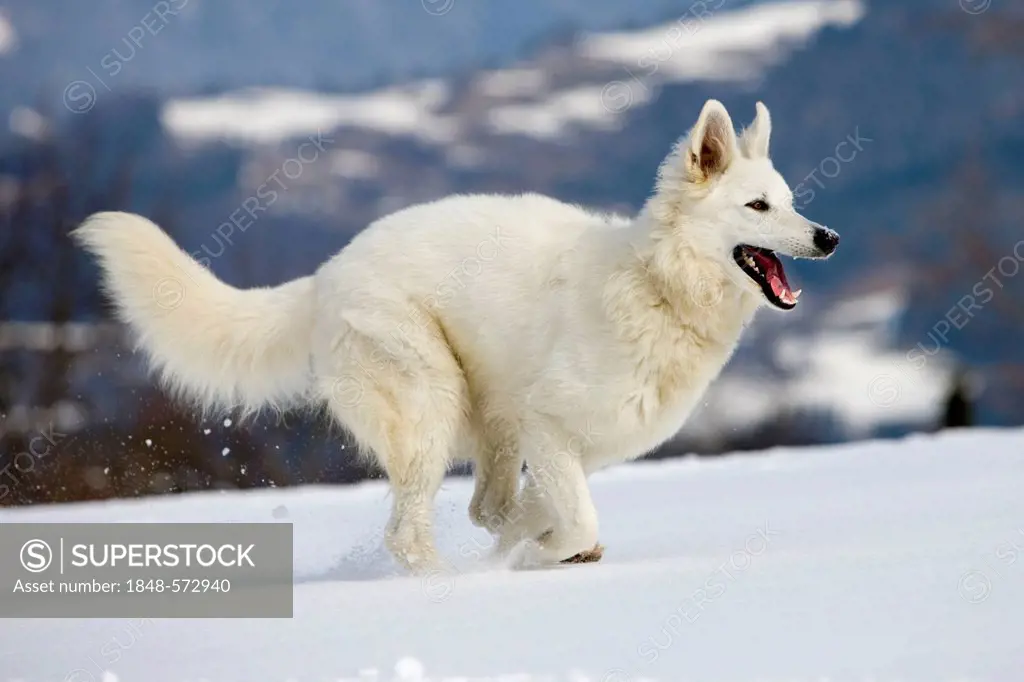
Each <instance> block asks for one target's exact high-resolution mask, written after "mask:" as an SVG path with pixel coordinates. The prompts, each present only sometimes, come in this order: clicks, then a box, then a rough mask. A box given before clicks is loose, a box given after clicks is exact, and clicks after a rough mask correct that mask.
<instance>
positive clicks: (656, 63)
mask: <svg viewBox="0 0 1024 682" xmlns="http://www.w3.org/2000/svg"><path fill="white" fill-rule="evenodd" d="M717 4H718V5H719V6H723V5H725V3H721V2H720V3H717ZM705 6H707V7H708V8H709V9H711V7H712V4H711V3H705ZM864 11H865V9H864V5H863V3H862V2H860V1H859V0H807V1H798V2H788V1H787V2H771V3H764V4H759V5H754V6H751V7H748V8H744V9H740V10H735V11H720V12H719V11H710V12H709V13H708V14H707V15H706V16H705V15H702V14H701V13H693V12H688V13H684V14H683V15H682V16H681V17H679V20H678V21H673V22H670V23H668V24H663V25H661V26H657V27H654V28H650V29H643V30H639V31H626V32H621V33H606V34H595V35H594V36H592V37H590V38H589V39H587V40H586V41H584V43H583V50H584V54H586V55H587V56H588V57H590V58H592V59H597V60H602V61H610V62H614V63H618V64H621V65H622V66H624V67H628V68H629V69H630V70H631V71H630V72H629V75H630V76H632V75H634V72H636V75H638V76H639V75H650V76H653V75H655V74H659V75H660V78H661V79H662V80H664V81H669V82H673V81H674V82H683V81H693V80H713V81H728V80H748V79H750V78H754V77H756V76H757V75H759V74H762V73H764V72H765V71H766V70H767V68H768V67H769V66H770V65H772V64H773V63H777V62H778V61H779V59H780V58H781V57H783V56H788V53H789V52H791V51H792V49H794V48H795V47H799V46H800V45H801V44H803V43H805V42H806V41H807V40H809V39H810V38H811V36H813V35H814V34H816V33H817V32H819V31H821V30H822V29H823V28H825V27H827V26H839V27H848V26H851V25H853V24H855V23H856V22H857V21H859V20H860V19H861V18H862V17H863V15H864ZM652 67H653V68H652Z"/></svg>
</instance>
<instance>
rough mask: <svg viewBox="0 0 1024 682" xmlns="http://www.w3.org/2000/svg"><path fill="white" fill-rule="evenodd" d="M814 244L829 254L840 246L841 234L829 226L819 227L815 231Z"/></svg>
mask: <svg viewBox="0 0 1024 682" xmlns="http://www.w3.org/2000/svg"><path fill="white" fill-rule="evenodd" d="M814 245H815V246H817V247H818V248H819V249H821V252H822V253H824V254H825V255H826V256H829V255H831V254H832V252H833V251H835V250H836V247H837V246H839V234H837V233H836V232H833V231H832V230H830V229H828V228H827V227H819V228H818V229H817V230H815V232H814Z"/></svg>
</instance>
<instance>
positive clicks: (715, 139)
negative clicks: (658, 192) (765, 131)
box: [686, 99, 737, 181]
mask: <svg viewBox="0 0 1024 682" xmlns="http://www.w3.org/2000/svg"><path fill="white" fill-rule="evenodd" d="M736 151H737V146H736V131H735V130H734V129H733V126H732V119H731V118H729V112H728V111H726V110H725V106H723V105H722V103H721V102H719V101H718V100H714V99H709V100H708V101H707V102H706V103H705V104H704V108H703V109H701V111H700V118H698V119H697V125H695V126H694V127H693V130H691V131H690V140H689V145H688V149H687V157H686V166H687V171H688V174H689V176H690V178H691V179H692V180H696V181H703V180H708V179H710V178H712V177H715V176H716V175H721V174H722V173H724V172H725V169H726V168H728V167H729V164H730V163H732V160H733V157H734V156H735V154H736Z"/></svg>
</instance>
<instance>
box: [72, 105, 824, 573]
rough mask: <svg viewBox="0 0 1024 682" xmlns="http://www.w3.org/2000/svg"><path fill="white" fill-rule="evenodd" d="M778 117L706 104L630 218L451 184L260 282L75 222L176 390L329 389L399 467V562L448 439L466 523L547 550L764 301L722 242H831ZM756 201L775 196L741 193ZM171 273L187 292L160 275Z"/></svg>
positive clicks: (128, 225) (667, 426)
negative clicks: (797, 193)
mask: <svg viewBox="0 0 1024 682" xmlns="http://www.w3.org/2000/svg"><path fill="white" fill-rule="evenodd" d="M770 128H771V123H770V120H769V118H768V111H767V109H766V108H765V107H764V106H763V105H761V104H760V103H759V104H758V107H757V118H756V119H755V121H754V123H753V124H752V125H751V126H750V127H749V128H748V129H747V130H746V131H745V132H744V134H743V136H742V137H741V138H737V136H736V134H735V131H734V128H733V124H732V121H731V119H730V118H729V114H728V113H727V112H726V110H725V108H724V107H723V106H722V105H721V104H720V103H718V102H716V101H714V100H712V101H709V102H708V103H707V104H706V105H705V106H704V108H703V110H702V111H701V114H700V117H699V119H698V121H697V124H696V125H695V126H694V128H693V129H692V130H691V132H690V134H689V135H688V136H686V137H684V138H683V139H682V140H681V141H680V143H679V145H678V146H677V147H676V148H675V149H674V150H673V151H672V153H671V154H669V156H668V157H667V158H666V160H665V161H664V163H663V164H662V166H661V168H660V170H659V174H658V181H657V186H656V188H655V192H654V193H653V195H652V197H651V198H650V199H649V200H648V202H647V204H646V205H645V206H644V208H643V210H642V211H641V213H640V214H639V215H638V216H637V217H635V218H633V219H626V218H621V217H616V216H609V215H601V214H597V213H592V212H588V211H586V210H584V209H582V208H579V207H576V206H572V205H568V204H564V203H561V202H559V201H556V200H554V199H551V198H547V197H543V196H538V195H533V194H527V195H523V196H515V197H507V196H451V197H447V198H444V199H441V200H439V201H435V202H432V203H428V204H422V205H417V206H413V207H410V208H406V209H403V210H401V211H398V212H397V213H394V214H392V215H389V216H386V217H384V218H381V219H379V220H377V221H376V222H375V223H373V224H372V225H370V226H369V227H368V228H367V229H366V230H364V231H363V232H362V233H361V234H359V235H358V236H357V237H356V238H355V239H353V240H352V242H351V243H350V244H349V245H348V246H347V247H345V248H344V249H343V250H342V251H341V252H340V253H338V254H337V255H336V256H334V257H333V258H332V259H330V260H329V261H328V262H327V263H325V264H324V265H323V266H321V267H320V268H319V270H318V271H317V272H316V274H315V275H314V276H312V277H305V278H302V279H299V280H296V281H294V282H290V283H288V284H284V285H282V286H280V287H276V288H271V289H256V290H250V291H239V290H236V289H234V288H231V287H229V286H227V285H225V284H223V283H221V282H220V281H218V280H217V279H216V278H215V277H214V276H213V275H212V274H210V273H209V272H208V271H206V270H205V269H203V268H202V267H200V266H199V265H198V264H196V263H195V262H193V261H192V260H191V259H190V258H189V257H188V256H187V255H186V254H184V253H183V252H182V251H180V250H179V249H178V248H177V247H176V246H175V245H174V244H173V243H172V242H171V240H170V239H169V238H167V237H166V236H165V235H164V234H163V233H162V232H161V231H160V230H159V229H158V228H157V227H156V226H155V225H153V224H152V223H150V222H149V221H147V220H145V219H143V218H140V217H138V216H132V215H128V214H121V213H105V214H98V215H97V216H94V217H92V218H90V219H89V220H88V221H87V222H86V223H85V224H83V226H82V227H81V228H80V229H79V230H77V231H76V237H77V238H79V239H80V240H81V242H82V243H83V244H84V245H85V246H86V247H87V248H88V249H89V250H91V251H92V252H94V253H96V254H97V255H98V256H99V258H100V261H101V264H102V266H103V272H104V281H105V285H106V287H107V289H108V290H109V292H110V293H111V295H112V297H113V300H114V301H115V303H116V305H117V307H118V310H119V312H120V315H121V317H122V319H124V321H125V322H126V323H127V324H128V325H129V326H130V327H131V329H132V330H133V331H134V332H135V333H136V334H137V335H138V338H139V344H140V346H141V347H142V348H143V349H144V350H145V351H146V352H147V353H148V355H149V357H150V358H151V360H152V363H153V365H154V366H155V367H157V368H159V369H160V370H162V373H163V376H164V378H165V379H166V380H167V382H168V383H169V384H170V385H171V386H172V387H174V388H175V389H177V390H179V391H180V392H182V393H184V394H185V395H187V396H189V397H191V398H192V399H194V400H195V401H197V402H198V403H199V404H201V405H203V406H204V407H206V408H211V407H215V406H224V407H234V406H241V407H242V408H243V409H245V410H247V411H253V410H257V409H259V408H261V407H263V406H265V405H268V404H269V405H274V406H286V405H288V404H290V403H294V402H307V403H310V404H326V405H327V407H328V408H329V409H330V411H331V413H332V414H333V416H334V417H335V418H336V419H337V420H338V422H340V423H341V424H342V425H344V426H345V427H346V428H347V429H348V430H349V431H351V432H352V433H353V434H354V435H355V437H356V438H357V439H358V440H359V441H360V442H361V443H362V444H363V445H364V446H365V447H366V449H367V450H368V451H370V452H372V453H373V454H374V455H375V456H376V458H377V461H378V462H379V463H380V464H381V465H382V466H383V468H384V469H385V470H386V471H387V473H388V477H389V479H390V482H391V486H392V489H393V492H394V497H393V504H394V508H393V514H392V518H391V521H390V522H389V526H388V534H387V544H388V547H389V548H390V549H391V551H392V552H393V554H394V555H395V557H396V558H397V559H398V560H399V561H401V562H402V563H403V564H405V565H406V566H407V567H409V568H411V569H414V570H421V571H422V570H428V569H430V568H433V567H435V566H436V565H437V564H438V562H439V558H438V556H437V553H436V550H435V548H434V541H433V532H432V522H431V516H432V513H431V510H432V501H433V498H434V495H435V493H436V492H437V490H438V487H439V486H440V484H441V481H442V478H443V476H444V474H445V471H446V468H447V467H448V465H449V463H450V462H451V461H453V460H455V459H466V460H473V461H475V463H476V473H477V481H476V492H475V494H474V497H473V502H472V505H471V516H472V517H473V519H474V521H475V522H476V523H477V524H479V525H481V526H486V527H488V528H489V529H491V530H492V531H493V532H495V533H496V534H498V536H499V540H500V542H499V546H500V547H501V548H502V550H503V551H509V550H511V549H512V548H513V547H515V546H516V545H517V543H518V542H519V541H520V540H524V539H525V540H528V541H530V542H529V543H528V545H527V552H528V556H527V557H525V558H526V559H527V560H529V561H539V562H554V561H558V560H562V559H565V558H567V557H570V556H572V555H573V554H575V553H577V552H579V551H581V550H585V549H589V548H591V547H592V546H593V545H594V544H595V542H596V541H597V534H598V522H597V512H596V511H595V509H594V506H593V503H592V501H591V499H590V494H589V490H588V486H587V480H586V479H587V476H588V474H590V473H591V472H593V471H595V470H597V469H599V468H601V467H604V466H607V465H610V464H613V463H616V462H622V461H625V460H629V459H633V458H636V457H639V456H641V455H643V454H644V453H646V452H648V451H650V450H651V449H653V448H655V447H656V446H658V445H659V444H661V443H662V442H664V441H665V440H666V439H668V438H669V437H671V436H672V435H673V434H675V433H676V432H677V431H678V430H679V429H680V428H681V427H682V425H683V423H684V422H685V420H686V418H687V416H688V414H689V413H690V411H691V410H692V408H693V407H694V405H695V404H696V402H697V401H698V400H699V399H700V397H701V395H702V394H703V393H704V391H705V389H706V388H707V386H708V384H709V383H710V382H711V381H712V380H713V379H714V378H715V377H716V376H717V375H718V373H719V372H720V370H721V369H722V367H723V366H724V365H725V363H726V362H727V360H728V359H729V357H730V355H731V354H732V353H733V350H734V349H735V347H736V344H737V341H738V339H739V336H740V333H741V332H742V330H743V328H744V326H745V325H746V324H747V323H748V322H749V321H750V319H751V317H752V315H753V314H754V312H755V310H756V309H757V308H758V306H760V305H762V304H763V303H764V302H765V299H764V297H763V295H762V294H761V291H760V289H759V288H758V287H757V286H756V285H755V284H754V283H753V282H752V281H751V280H750V279H749V278H748V277H747V276H746V275H745V274H744V273H743V272H742V271H741V270H740V268H739V267H738V266H737V265H736V263H735V262H734V260H733V257H732V249H733V248H734V247H735V246H736V245H737V244H740V243H743V244H752V245H755V246H762V247H765V248H772V249H777V250H779V251H780V252H783V253H788V254H790V255H795V256H804V257H820V256H822V255H823V254H822V252H821V251H820V250H819V249H818V248H817V247H816V246H815V245H814V243H813V236H814V233H815V230H816V229H820V228H819V227H818V226H816V225H814V224H813V223H811V222H810V221H807V220H805V219H804V218H802V217H800V216H799V215H797V214H796V213H795V212H794V211H793V208H792V195H791V193H790V190H789V188H788V187H787V185H786V183H785V181H784V180H783V179H782V178H781V177H780V176H779V174H778V173H777V172H775V170H774V168H773V167H772V164H771V161H770V160H769V159H768V157H767V153H768V140H769V136H770ZM759 197H765V198H766V199H767V200H768V201H769V203H770V204H771V205H772V206H773V208H772V210H771V212H770V214H769V215H767V216H766V215H765V214H758V213H756V212H754V211H753V210H751V209H750V208H747V207H746V206H745V204H747V203H748V202H750V201H751V200H753V199H756V198H759ZM167 281H174V282H179V283H180V284H181V285H182V286H183V293H184V298H183V299H182V300H181V302H180V305H178V306H177V307H170V306H168V305H167V301H166V300H158V298H159V297H158V296H155V295H154V292H155V291H157V290H158V289H159V287H160V283H161V282H165V283H166V282H167ZM165 286H166V284H165ZM164 298H166V296H164ZM524 461H525V462H526V463H527V465H528V468H529V470H530V474H531V475H530V477H529V481H528V483H527V485H526V487H525V489H524V490H523V491H522V492H519V491H518V482H519V474H520V472H521V469H522V464H523V462H524Z"/></svg>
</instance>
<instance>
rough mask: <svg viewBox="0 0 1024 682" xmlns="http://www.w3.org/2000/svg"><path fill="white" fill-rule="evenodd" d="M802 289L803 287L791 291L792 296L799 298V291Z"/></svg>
mask: <svg viewBox="0 0 1024 682" xmlns="http://www.w3.org/2000/svg"><path fill="white" fill-rule="evenodd" d="M802 291H803V289H797V290H796V291H794V292H793V298H800V293H801V292H802Z"/></svg>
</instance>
